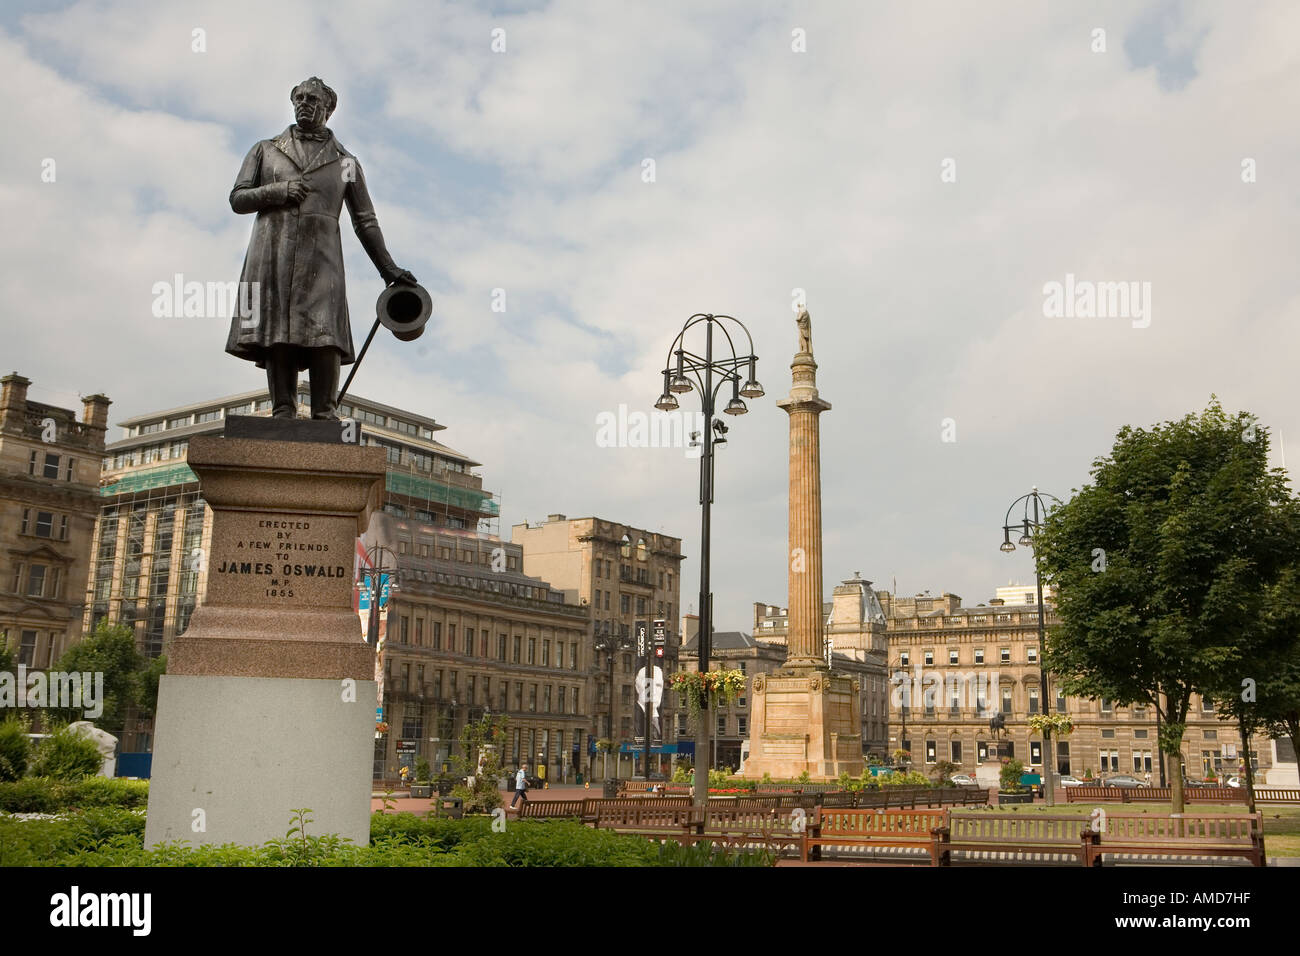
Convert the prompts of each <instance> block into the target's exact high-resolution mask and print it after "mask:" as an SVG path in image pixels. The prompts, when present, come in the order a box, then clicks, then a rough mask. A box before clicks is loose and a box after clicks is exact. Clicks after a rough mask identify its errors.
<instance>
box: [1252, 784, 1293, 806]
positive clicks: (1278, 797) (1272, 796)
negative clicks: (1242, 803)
mask: <svg viewBox="0 0 1300 956" xmlns="http://www.w3.org/2000/svg"><path fill="white" fill-rule="evenodd" d="M1255 803H1256V804H1261V803H1300V790H1285V789H1282V788H1281V787H1270V788H1268V789H1266V790H1256V791H1255Z"/></svg>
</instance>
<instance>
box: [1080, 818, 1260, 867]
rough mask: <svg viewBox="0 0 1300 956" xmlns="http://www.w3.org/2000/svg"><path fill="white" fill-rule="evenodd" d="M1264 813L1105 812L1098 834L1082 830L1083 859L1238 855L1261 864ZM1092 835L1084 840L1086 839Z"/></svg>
mask: <svg viewBox="0 0 1300 956" xmlns="http://www.w3.org/2000/svg"><path fill="white" fill-rule="evenodd" d="M1263 828H1264V815H1263V814H1261V813H1250V814H1222V813H1215V814H1211V813H1174V814H1156V813H1107V814H1106V818H1105V825H1104V826H1103V827H1102V828H1101V832H1100V833H1085V835H1084V836H1085V844H1084V863H1085V865H1087V866H1101V863H1102V857H1103V856H1108V855H1109V856H1113V855H1116V854H1121V853H1123V854H1141V855H1157V856H1211V857H1226V856H1239V857H1243V858H1245V859H1247V860H1249V861H1250V862H1251V864H1252V865H1254V866H1264V865H1265V862H1266V861H1265V857H1264V835H1263ZM1089 837H1090V838H1091V839H1088V838H1089Z"/></svg>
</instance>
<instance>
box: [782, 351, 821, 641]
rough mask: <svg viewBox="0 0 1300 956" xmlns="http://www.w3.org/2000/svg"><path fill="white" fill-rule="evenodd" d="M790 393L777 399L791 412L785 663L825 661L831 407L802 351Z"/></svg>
mask: <svg viewBox="0 0 1300 956" xmlns="http://www.w3.org/2000/svg"><path fill="white" fill-rule="evenodd" d="M790 368H791V370H792V372H793V384H792V387H791V389H790V397H789V398H785V399H782V400H781V401H779V402H777V404H778V405H779V406H780V407H781V408H783V409H785V411H786V413H787V414H788V415H789V416H790V538H789V541H790V550H789V554H788V555H787V557H786V560H787V561H788V568H789V622H788V626H787V629H786V635H787V637H786V644H787V655H786V663H787V665H790V666H793V667H809V666H819V665H821V664H822V663H823V660H824V650H823V648H824V646H825V644H824V628H825V622H824V621H823V619H822V486H821V430H820V416H821V413H822V412H824V411H826V410H828V409H829V408H830V407H831V406H830V403H829V402H826V401H823V400H822V399H821V397H820V396H819V395H818V394H817V380H816V374H817V364H816V362H814V361H813V357H812V355H811V354H809V353H807V352H800V353H798V354H797V355H795V358H794V362H793V364H791V366H790Z"/></svg>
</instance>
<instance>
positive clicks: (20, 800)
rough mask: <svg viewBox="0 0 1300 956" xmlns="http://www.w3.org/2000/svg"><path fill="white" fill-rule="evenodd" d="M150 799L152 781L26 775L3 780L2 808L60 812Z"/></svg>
mask: <svg viewBox="0 0 1300 956" xmlns="http://www.w3.org/2000/svg"><path fill="white" fill-rule="evenodd" d="M148 802H149V781H147V780H116V779H109V778H108V777H87V778H86V779H84V780H75V781H63V780H50V779H49V778H47V777H25V778H24V779H22V780H15V781H12V782H10V783H0V810H3V811H5V812H7V813H57V812H59V811H60V810H68V809H75V808H84V807H126V808H129V807H143V806H145V805H146V804H148Z"/></svg>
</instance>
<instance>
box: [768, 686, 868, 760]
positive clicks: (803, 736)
mask: <svg viewBox="0 0 1300 956" xmlns="http://www.w3.org/2000/svg"><path fill="white" fill-rule="evenodd" d="M751 691H752V693H751V695H750V700H751V709H750V718H751V724H750V727H751V730H750V741H749V757H748V759H747V760H746V761H745V773H744V776H745V777H746V778H748V779H753V780H758V779H761V778H762V777H763V774H765V773H768V774H771V775H772V776H773V777H774V778H777V779H787V780H790V779H794V778H796V777H798V776H799V775H800V774H802V773H804V772H805V771H806V772H807V773H808V775H809V776H810V777H813V778H815V779H820V780H833V779H835V778H836V777H838V776H839V775H840V774H841V773H844V772H846V771H847V772H848V773H849V774H850V775H852V776H858V775H859V774H861V773H862V770H863V768H864V766H865V764H864V762H863V759H862V730H861V725H860V724H859V722H858V715H859V714H860V713H861V707H862V698H861V685H860V684H859V683H858V681H857V680H855V679H854V678H851V677H847V676H844V675H841V674H835V673H833V672H831V671H828V670H826V669H825V668H824V667H823V668H804V667H800V668H788V669H786V670H783V671H778V672H776V673H774V674H770V675H761V674H760V675H756V676H755V677H754V680H753V683H752V685H751Z"/></svg>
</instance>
